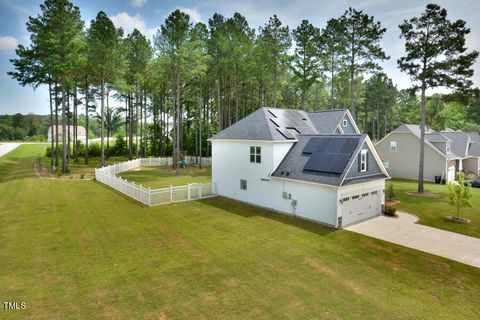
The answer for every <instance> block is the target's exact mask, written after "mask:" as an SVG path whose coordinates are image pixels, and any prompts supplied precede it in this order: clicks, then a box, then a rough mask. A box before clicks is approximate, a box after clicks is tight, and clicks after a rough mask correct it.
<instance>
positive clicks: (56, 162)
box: [55, 82, 59, 170]
mask: <svg viewBox="0 0 480 320" xmlns="http://www.w3.org/2000/svg"><path fill="white" fill-rule="evenodd" d="M58 157H59V150H58V84H57V82H55V169H56V170H58Z"/></svg>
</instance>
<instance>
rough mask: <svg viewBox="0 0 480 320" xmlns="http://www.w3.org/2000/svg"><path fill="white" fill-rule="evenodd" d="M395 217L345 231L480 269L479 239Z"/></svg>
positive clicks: (414, 219) (413, 218)
mask: <svg viewBox="0 0 480 320" xmlns="http://www.w3.org/2000/svg"><path fill="white" fill-rule="evenodd" d="M397 214H398V215H399V218H398V219H395V218H390V217H385V216H380V217H376V218H373V219H370V220H367V221H363V222H360V223H358V224H355V225H352V226H349V227H346V228H345V229H346V230H349V231H353V232H356V233H361V234H363V235H366V236H369V237H373V238H377V239H381V240H385V241H388V242H392V243H396V244H399V245H402V246H405V247H409V248H413V249H417V250H420V251H424V252H428V253H432V254H435V255H437V256H441V257H444V258H447V259H451V260H455V261H459V262H462V263H465V264H468V265H471V266H474V267H477V268H480V238H475V237H469V236H465V235H461V234H458V233H455V232H450V231H444V230H440V229H436V228H432V227H427V226H423V225H420V224H417V223H416V222H417V221H418V218H417V217H416V216H414V215H411V214H408V213H404V212H398V211H397Z"/></svg>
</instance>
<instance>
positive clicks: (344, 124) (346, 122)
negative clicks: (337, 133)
mask: <svg viewBox="0 0 480 320" xmlns="http://www.w3.org/2000/svg"><path fill="white" fill-rule="evenodd" d="M347 125H348V121H347V119H343V126H344V127H346V126H347Z"/></svg>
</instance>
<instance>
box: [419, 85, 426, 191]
mask: <svg viewBox="0 0 480 320" xmlns="http://www.w3.org/2000/svg"><path fill="white" fill-rule="evenodd" d="M425 90H426V83H425V80H422V100H421V108H422V109H421V122H420V162H419V164H418V192H423V191H424V189H423V165H424V161H425V121H426V99H425Z"/></svg>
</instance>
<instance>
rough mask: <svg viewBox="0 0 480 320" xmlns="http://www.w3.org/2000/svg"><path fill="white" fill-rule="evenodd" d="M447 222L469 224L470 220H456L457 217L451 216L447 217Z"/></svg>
mask: <svg viewBox="0 0 480 320" xmlns="http://www.w3.org/2000/svg"><path fill="white" fill-rule="evenodd" d="M447 220H448V221H452V222H456V223H470V220H468V219H465V218H457V217H452V216H448V217H447Z"/></svg>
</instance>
